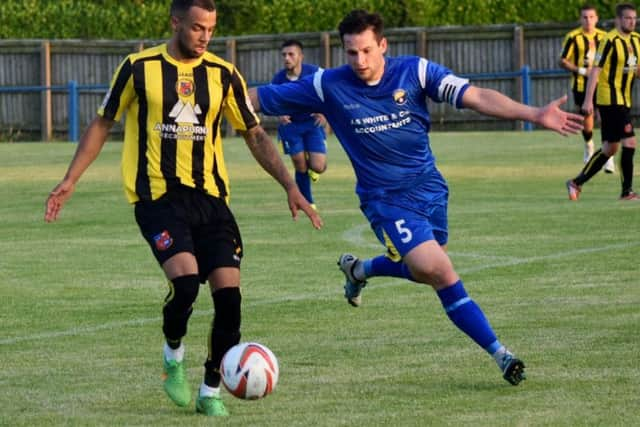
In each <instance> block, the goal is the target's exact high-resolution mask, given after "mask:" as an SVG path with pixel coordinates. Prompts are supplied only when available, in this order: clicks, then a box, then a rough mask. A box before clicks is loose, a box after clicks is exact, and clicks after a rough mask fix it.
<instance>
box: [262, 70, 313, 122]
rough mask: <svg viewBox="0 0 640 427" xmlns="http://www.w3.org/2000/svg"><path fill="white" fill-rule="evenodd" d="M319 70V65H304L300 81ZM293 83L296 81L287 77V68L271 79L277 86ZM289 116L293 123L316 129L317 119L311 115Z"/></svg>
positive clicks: (299, 77) (297, 114)
mask: <svg viewBox="0 0 640 427" xmlns="http://www.w3.org/2000/svg"><path fill="white" fill-rule="evenodd" d="M318 70H319V67H318V66H317V65H311V64H304V63H303V64H302V70H301V71H300V76H298V79H301V78H303V77H304V76H308V75H312V74H313V73H315V72H316V71H318ZM292 81H295V80H289V78H288V77H287V70H286V69H285V68H283V69H282V70H280V71H278V72H277V73H276V74H275V75H274V76H273V79H271V83H272V84H276V85H279V84H283V83H289V82H292ZM288 115H289V116H291V121H292V122H293V123H304V124H305V125H306V124H308V125H311V126H312V127H315V118H314V117H313V116H311V114H310V113H299V112H295V113H293V114H288Z"/></svg>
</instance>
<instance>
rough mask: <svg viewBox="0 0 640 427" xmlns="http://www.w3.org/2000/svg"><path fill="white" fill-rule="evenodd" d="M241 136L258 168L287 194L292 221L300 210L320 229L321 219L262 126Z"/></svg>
mask: <svg viewBox="0 0 640 427" xmlns="http://www.w3.org/2000/svg"><path fill="white" fill-rule="evenodd" d="M242 136H243V137H244V140H245V142H246V143H247V147H249V150H250V151H251V154H253V157H255V159H256V160H257V161H258V163H259V164H260V166H262V168H263V169H264V170H265V171H267V173H269V175H271V176H272V177H273V178H274V179H275V180H276V181H278V182H279V183H280V185H282V187H283V188H284V189H285V191H286V192H287V200H288V203H289V210H290V211H291V216H292V217H293V219H294V220H296V219H297V218H298V210H302V211H303V212H304V213H305V214H306V215H307V216H308V217H309V219H310V220H311V224H313V226H314V227H315V228H317V229H320V228H321V227H322V219H321V218H320V216H319V215H318V213H317V212H316V211H315V210H314V209H313V208H312V207H311V205H310V204H309V202H307V199H305V198H304V196H303V195H302V193H300V190H299V189H298V186H297V185H296V183H295V181H294V180H293V178H292V177H291V175H290V174H289V171H288V170H287V167H286V166H285V164H284V163H283V162H282V158H281V157H280V154H278V150H276V148H275V144H274V143H273V141H272V140H271V138H270V137H269V135H268V134H267V133H266V132H265V130H264V129H263V128H262V126H255V127H253V128H251V129H249V130H248V131H245V132H242Z"/></svg>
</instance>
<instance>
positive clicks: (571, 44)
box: [560, 4, 616, 173]
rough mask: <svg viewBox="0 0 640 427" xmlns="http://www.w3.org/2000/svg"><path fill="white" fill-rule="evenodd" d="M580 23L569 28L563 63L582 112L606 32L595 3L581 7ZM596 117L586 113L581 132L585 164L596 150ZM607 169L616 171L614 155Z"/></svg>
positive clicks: (577, 106) (609, 171)
mask: <svg viewBox="0 0 640 427" xmlns="http://www.w3.org/2000/svg"><path fill="white" fill-rule="evenodd" d="M580 23H581V26H580V27H579V28H576V29H574V30H572V31H569V33H567V35H566V36H565V38H564V42H563V44H562V54H561V56H560V66H561V67H562V68H564V69H566V70H568V71H570V72H571V91H572V92H573V100H574V103H575V105H576V108H577V110H578V112H581V113H583V112H582V111H581V110H582V104H583V103H584V94H585V91H586V90H587V75H588V73H589V70H591V67H592V66H593V59H594V58H595V55H596V51H597V50H598V44H599V43H600V41H601V40H602V39H603V37H604V36H605V34H606V31H604V30H601V29H599V28H597V27H596V25H597V24H598V12H597V11H596V8H595V7H594V6H591V5H588V4H585V5H583V6H582V7H581V8H580ZM583 114H584V113H583ZM594 116H595V115H594V114H586V115H585V118H584V130H583V131H582V137H583V139H584V155H583V161H584V163H587V161H588V160H589V159H590V158H591V156H592V155H593V152H594V148H593V147H594V146H593V127H594V121H595V119H594ZM604 170H605V172H607V173H613V172H615V170H616V169H615V162H614V158H611V159H609V161H607V163H606V164H605V167H604Z"/></svg>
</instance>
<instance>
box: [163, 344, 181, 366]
mask: <svg viewBox="0 0 640 427" xmlns="http://www.w3.org/2000/svg"><path fill="white" fill-rule="evenodd" d="M163 350H164V358H165V359H167V360H175V361H176V362H182V359H184V344H183V343H180V347H178V348H176V349H173V348H171V347H169V344H167V343H166V342H165V343H164V349H163Z"/></svg>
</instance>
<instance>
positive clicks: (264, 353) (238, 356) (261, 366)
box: [220, 342, 280, 400]
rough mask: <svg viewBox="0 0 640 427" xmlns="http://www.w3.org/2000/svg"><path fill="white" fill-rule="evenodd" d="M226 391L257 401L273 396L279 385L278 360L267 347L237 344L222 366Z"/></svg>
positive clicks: (253, 343) (248, 343) (254, 343)
mask: <svg viewBox="0 0 640 427" xmlns="http://www.w3.org/2000/svg"><path fill="white" fill-rule="evenodd" d="M220 374H221V376H222V384H224V387H225V388H226V389H227V390H228V391H229V393H231V394H232V395H234V396H235V397H237V398H240V399H247V400H254V399H260V398H262V397H265V396H266V395H268V394H270V393H272V392H273V390H274V389H275V388H276V384H277V383H278V376H279V374H280V368H279V366H278V359H276V356H275V355H274V354H273V353H272V352H271V350H269V349H268V348H267V347H266V346H264V345H262V344H259V343H256V342H244V343H240V344H236V345H235V346H233V347H231V348H230V349H229V351H227V352H226V353H225V355H224V357H223V358H222V363H221V364H220Z"/></svg>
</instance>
